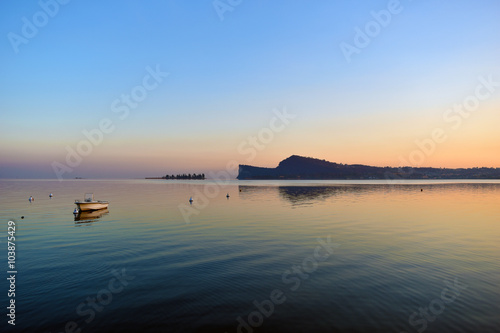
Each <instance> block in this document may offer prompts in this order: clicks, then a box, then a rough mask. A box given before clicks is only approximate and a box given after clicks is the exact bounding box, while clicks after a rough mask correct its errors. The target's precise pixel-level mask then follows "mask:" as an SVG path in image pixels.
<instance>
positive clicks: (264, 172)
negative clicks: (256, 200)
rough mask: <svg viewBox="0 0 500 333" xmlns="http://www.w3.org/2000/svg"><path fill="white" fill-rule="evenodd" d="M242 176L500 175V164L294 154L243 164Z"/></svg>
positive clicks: (320, 177)
mask: <svg viewBox="0 0 500 333" xmlns="http://www.w3.org/2000/svg"><path fill="white" fill-rule="evenodd" d="M237 178H238V179H500V168H469V169H446V168H413V167H402V168H393V167H374V166H368V165H361V164H351V165H349V164H341V163H340V164H339V163H334V162H328V161H325V160H320V159H316V158H311V157H303V156H298V155H292V156H290V157H288V158H287V159H284V160H283V161H281V162H280V163H279V165H278V166H277V167H276V168H262V167H256V166H250V165H243V164H241V165H240V166H239V173H238V177H237Z"/></svg>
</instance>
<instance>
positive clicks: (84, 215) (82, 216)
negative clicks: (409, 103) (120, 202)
mask: <svg viewBox="0 0 500 333" xmlns="http://www.w3.org/2000/svg"><path fill="white" fill-rule="evenodd" d="M108 213H109V210H108V209H100V210H94V211H88V212H79V213H78V214H75V224H80V223H92V222H94V221H96V220H98V219H100V218H101V217H103V216H104V215H107V214H108Z"/></svg>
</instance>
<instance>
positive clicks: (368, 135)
mask: <svg viewBox="0 0 500 333" xmlns="http://www.w3.org/2000/svg"><path fill="white" fill-rule="evenodd" d="M61 2H68V1H67V0H66V1H62V0H61ZM231 4H233V5H231ZM43 7H45V12H44V9H43ZM46 12H48V14H47V13H46ZM387 13H389V15H390V16H388V15H387ZM499 17H500V2H498V1H497V0H479V1H463V0H458V1H446V2H445V1H437V0H434V1H423V0H422V1H420V0H413V1H410V0H402V1H351V0H344V1H323V0H318V1H310V0H308V1H306V0H302V1H285V0H280V1H250V0H243V1H241V2H238V1H236V0H232V1H228V0H220V1H213V0H203V1H139V0H134V1H105V2H103V1H78V0H72V1H69V2H68V3H66V4H60V3H59V2H57V1H56V0H42V1H41V2H37V1H29V2H28V1H15V0H5V1H2V2H1V4H0V33H1V34H2V36H3V37H2V42H1V43H0V63H1V72H0V73H1V76H0V93H1V98H0V120H1V121H0V178H56V174H55V172H54V165H57V166H59V167H60V166H61V165H64V166H65V167H67V168H68V169H65V170H66V172H65V173H64V176H63V177H64V178H66V179H71V178H74V177H84V178H141V177H146V176H161V175H165V174H166V173H169V174H171V173H178V172H186V173H187V172H196V173H198V172H205V173H208V172H209V171H213V170H223V169H225V167H226V164H227V162H228V161H231V160H235V161H237V162H238V163H242V164H251V165H259V166H269V167H274V166H276V165H277V164H278V162H279V161H281V160H282V159H284V158H286V157H288V156H290V155H293V154H296V155H303V156H311V157H317V158H321V159H326V160H329V161H334V162H338V163H348V164H370V165H376V166H400V165H403V164H406V165H407V163H405V162H404V161H408V163H411V164H415V163H413V162H411V161H412V160H413V161H417V162H418V165H414V166H433V167H475V166H486V167H500V130H499V127H500V126H499V125H500V61H499V59H500V20H499ZM377 19H378V21H377ZM37 25H38V26H37ZM346 50H348V51H346ZM154 71H159V72H161V73H167V72H168V75H166V74H161V75H160V76H158V74H156V77H157V80H155V79H154V77H153V76H151V74H150V72H154ZM488 81H489V82H490V83H488V84H485V83H484V82H488ZM145 86H147V87H148V89H149V90H146V89H145V88H144V87H145ZM144 92H146V94H145V95H144ZM132 93H135V96H136V97H137V98H138V99H137V100H135V101H134V100H133V97H131V98H132V100H131V102H130V103H132V104H128V106H127V104H126V102H124V100H123V96H124V95H131V94H132ZM141 94H142V95H141ZM478 94H479V95H478ZM476 102H477V103H476ZM135 104H137V105H135ZM131 105H134V106H133V107H132V106H131ZM126 109H128V111H127V112H128V114H126V115H125V112H126V111H125V110H126ZM284 110H286V112H287V113H289V114H292V115H294V118H293V119H290V120H289V121H287V122H288V123H287V124H286V125H283V126H281V125H282V123H281V122H280V121H279V120H278V121H275V120H273V119H274V118H275V117H276V112H278V113H279V112H281V113H283V112H284ZM460 110H461V111H460ZM103 121H104V123H106V122H107V127H106V128H107V129H108V130H107V133H103V135H102V138H100V137H98V136H96V137H95V140H97V141H96V144H92V143H90V145H91V150H92V151H91V152H90V153H88V154H87V155H86V156H81V161H77V162H75V160H74V159H73V160H71V159H70V161H72V162H74V163H73V165H69V164H68V162H67V161H66V160H67V155H68V151H77V149H78V147H80V148H81V149H83V148H85V147H86V146H85V145H86V144H85V143H82V142H84V141H86V140H88V139H87V138H86V136H85V134H84V131H92V130H93V129H98V128H99V126H100V125H99V124H100V123H101V124H102V122H103ZM272 125H274V126H272ZM270 127H271V128H275V129H276V128H278V127H279V131H274V132H272V131H271V130H270V129H269V130H268V128H270ZM436 130H437V131H438V132H439V133H440V135H439V137H440V140H439V141H440V142H435V141H434V143H432V144H431V143H430V140H432V138H433V132H436ZM94 133H95V132H94ZM270 133H272V138H270ZM259 134H260V135H261V138H260V139H259ZM249 137H257V140H258V141H257V143H258V145H259V146H258V149H256V148H252V143H251V140H250V139H249ZM262 138H264V139H265V140H264V141H265V142H262V141H261V139H262ZM417 142H420V145H419V144H417ZM82 147H83V148H82ZM251 151H254V152H255V154H253V153H251ZM69 169H71V171H69Z"/></svg>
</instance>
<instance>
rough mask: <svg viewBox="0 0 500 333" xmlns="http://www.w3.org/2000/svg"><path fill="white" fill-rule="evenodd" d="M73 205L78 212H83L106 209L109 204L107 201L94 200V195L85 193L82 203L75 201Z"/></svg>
mask: <svg viewBox="0 0 500 333" xmlns="http://www.w3.org/2000/svg"><path fill="white" fill-rule="evenodd" d="M75 205H76V206H77V207H78V210H79V211H81V212H83V211H92V210H99V209H105V208H108V205H109V203H108V202H107V201H101V200H94V193H85V198H84V199H83V201H80V200H75Z"/></svg>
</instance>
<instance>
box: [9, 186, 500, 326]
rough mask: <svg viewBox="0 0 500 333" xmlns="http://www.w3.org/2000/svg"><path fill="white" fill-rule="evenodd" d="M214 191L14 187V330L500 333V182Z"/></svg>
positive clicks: (11, 190)
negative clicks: (83, 208)
mask: <svg viewBox="0 0 500 333" xmlns="http://www.w3.org/2000/svg"><path fill="white" fill-rule="evenodd" d="M209 184H210V182H208V181H191V182H189V181H184V182H181V181H163V180H113V181H93V180H70V181H63V182H58V181H43V180H40V181H35V180H4V181H0V196H1V201H0V212H1V213H0V214H1V216H0V218H1V219H2V225H3V227H2V228H3V229H4V231H3V232H2V235H3V236H2V239H1V244H3V245H2V250H1V251H0V258H1V259H2V262H3V263H4V265H3V267H4V274H5V275H7V273H6V272H7V270H8V269H7V244H6V241H7V223H8V221H9V219H13V220H15V221H16V226H17V229H16V264H17V267H16V268H17V271H18V274H17V276H16V278H17V279H16V297H15V299H16V326H15V329H12V327H10V325H7V320H8V317H6V316H5V313H6V312H7V310H6V309H5V306H6V305H7V304H8V303H7V302H8V301H9V300H8V299H7V295H6V292H7V290H8V289H9V284H8V283H7V282H6V281H5V280H4V283H3V284H2V286H3V287H2V288H3V291H2V295H3V296H2V304H3V305H2V307H3V309H4V310H3V312H4V314H3V315H2V317H3V319H2V323H1V324H0V327H2V329H1V330H2V331H6V330H10V331H16V332H66V331H67V332H72V331H74V332H78V330H79V329H80V330H81V332H221V333H224V332H228V333H230V332H245V333H248V332H424V331H425V332H440V333H443V332H500V205H499V202H500V182H496V183H495V181H492V182H482V183H474V182H463V183H454V182H450V181H449V182H445V183H437V182H431V181H429V182H411V183H409V184H406V185H387V184H384V182H365V183H364V184H355V183H353V182H348V181H343V182H300V181H299V182H297V181H295V182H293V181H291V182H278V181H275V182H263V181H260V182H251V181H240V182H237V181H235V182H232V183H231V184H229V185H225V186H222V187H220V186H213V185H209ZM422 190H423V191H422ZM51 192H52V193H53V194H54V197H53V198H52V199H50V198H49V193H51ZM86 192H93V193H94V194H95V197H96V198H97V199H101V200H108V201H109V202H110V206H109V210H108V211H107V212H104V214H103V215H102V216H99V214H94V215H90V216H80V217H76V218H75V216H74V215H73V214H72V212H73V209H74V207H75V206H74V204H73V202H74V200H75V199H83V195H84V193H86ZM200 193H202V194H203V193H206V194H207V195H208V196H209V197H208V198H206V197H205V198H203V197H202V196H201V195H200ZM226 193H229V194H230V198H226ZM30 195H32V196H34V198H35V201H33V202H31V203H30V202H29V201H28V198H29V196H30ZM191 196H193V197H194V202H193V204H192V205H190V204H189V202H188V199H189V198H190V197H191ZM21 216H24V219H21ZM187 222H189V223H187ZM5 275H4V276H5ZM4 328H6V329H5V330H4Z"/></svg>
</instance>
